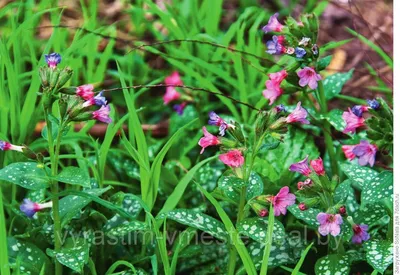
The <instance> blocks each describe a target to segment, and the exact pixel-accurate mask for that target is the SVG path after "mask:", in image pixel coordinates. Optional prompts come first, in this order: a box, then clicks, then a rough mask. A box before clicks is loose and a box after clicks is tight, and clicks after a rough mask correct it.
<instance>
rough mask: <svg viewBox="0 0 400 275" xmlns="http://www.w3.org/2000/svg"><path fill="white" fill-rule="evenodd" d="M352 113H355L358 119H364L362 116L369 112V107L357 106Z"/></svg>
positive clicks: (352, 109)
mask: <svg viewBox="0 0 400 275" xmlns="http://www.w3.org/2000/svg"><path fill="white" fill-rule="evenodd" d="M351 111H352V112H353V114H355V115H356V116H358V117H362V114H363V113H364V112H367V111H368V107H367V106H363V105H355V106H353V107H352V108H351Z"/></svg>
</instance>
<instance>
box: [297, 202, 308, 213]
mask: <svg viewBox="0 0 400 275" xmlns="http://www.w3.org/2000/svg"><path fill="white" fill-rule="evenodd" d="M297 207H298V208H299V209H300V211H305V210H307V205H306V204H305V203H304V202H302V203H300V204H299V205H298V206H297Z"/></svg>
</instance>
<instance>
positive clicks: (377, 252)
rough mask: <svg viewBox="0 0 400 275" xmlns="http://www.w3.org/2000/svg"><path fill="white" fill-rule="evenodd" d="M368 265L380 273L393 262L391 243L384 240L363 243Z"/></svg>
mask: <svg viewBox="0 0 400 275" xmlns="http://www.w3.org/2000/svg"><path fill="white" fill-rule="evenodd" d="M363 246H364V248H365V250H366V252H367V261H368V263H369V264H370V265H371V266H372V267H373V268H374V269H376V270H378V271H379V272H380V273H382V274H384V272H385V270H386V268H388V266H389V265H391V264H392V262H393V243H392V242H391V241H386V240H370V241H368V242H366V243H364V245H363Z"/></svg>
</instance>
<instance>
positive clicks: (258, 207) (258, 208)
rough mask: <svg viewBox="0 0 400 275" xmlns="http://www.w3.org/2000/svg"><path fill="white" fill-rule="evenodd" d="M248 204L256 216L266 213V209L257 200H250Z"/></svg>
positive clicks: (262, 215)
mask: <svg viewBox="0 0 400 275" xmlns="http://www.w3.org/2000/svg"><path fill="white" fill-rule="evenodd" d="M250 206H251V208H252V209H253V211H254V212H255V213H256V214H257V215H258V216H260V217H266V216H267V215H268V209H267V208H266V207H265V206H264V205H262V204H259V203H257V202H252V203H251V204H250Z"/></svg>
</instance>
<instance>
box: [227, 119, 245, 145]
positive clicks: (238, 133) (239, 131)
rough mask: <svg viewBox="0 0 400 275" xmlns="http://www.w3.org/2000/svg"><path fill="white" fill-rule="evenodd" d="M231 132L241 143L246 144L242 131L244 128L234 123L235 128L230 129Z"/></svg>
mask: <svg viewBox="0 0 400 275" xmlns="http://www.w3.org/2000/svg"><path fill="white" fill-rule="evenodd" d="M229 132H230V133H231V135H232V136H233V137H234V138H236V140H237V141H239V142H240V143H244V142H245V138H244V134H243V131H242V127H241V126H240V124H239V123H237V122H236V121H235V122H234V123H233V127H229Z"/></svg>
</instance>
